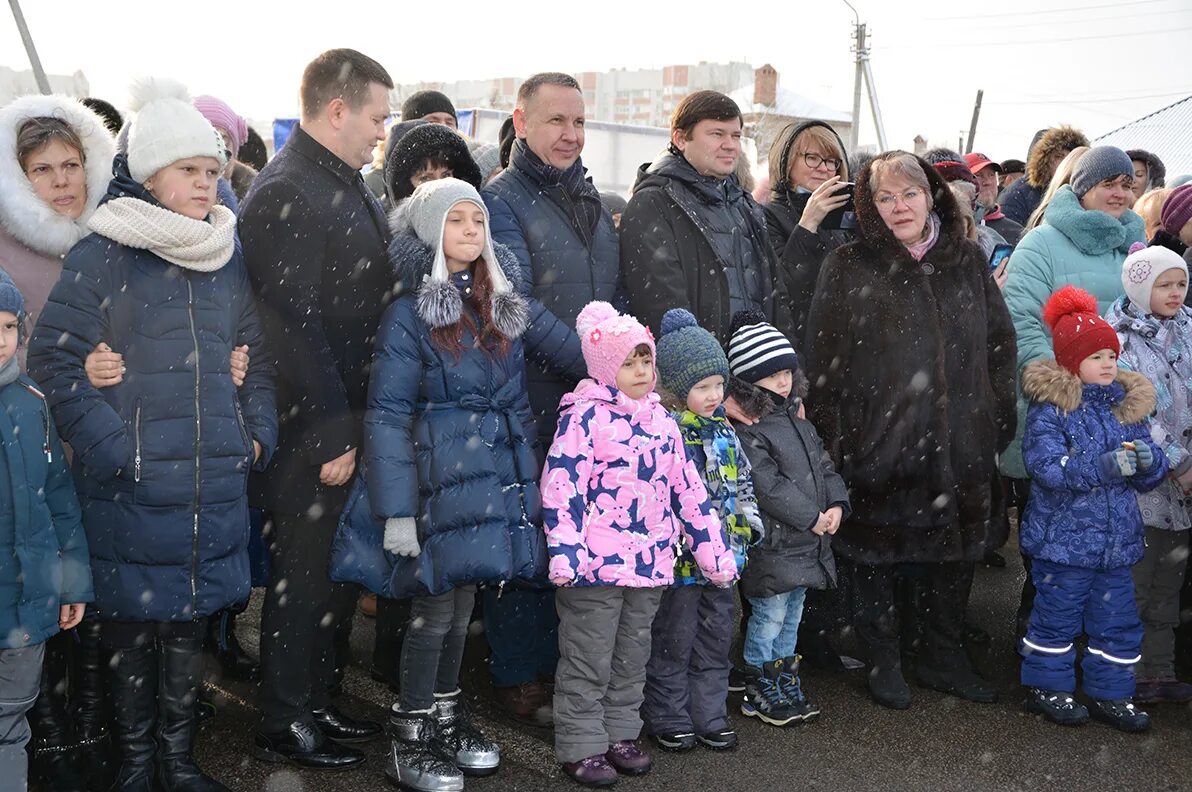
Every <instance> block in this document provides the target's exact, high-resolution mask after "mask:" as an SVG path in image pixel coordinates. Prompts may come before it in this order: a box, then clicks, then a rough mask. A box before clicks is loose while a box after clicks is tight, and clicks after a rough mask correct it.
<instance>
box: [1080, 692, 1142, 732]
mask: <svg viewBox="0 0 1192 792" xmlns="http://www.w3.org/2000/svg"><path fill="white" fill-rule="evenodd" d="M1089 714H1090V715H1092V716H1093V717H1094V718H1096V719H1097V720H1099V721H1103V722H1105V723H1108V724H1109V725H1110V726H1112V727H1113V728H1115V729H1117V730H1118V731H1124V732H1144V731H1146V730H1147V729H1149V728H1151V716H1150V715H1147V714H1146V713H1145V712H1143V711H1142V710H1140V709H1138V708H1136V707H1135V706H1134V702H1133V701H1131V700H1130V699H1117V700H1115V701H1109V700H1101V701H1093V705H1092V706H1091V707H1089Z"/></svg>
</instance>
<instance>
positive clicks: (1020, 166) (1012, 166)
mask: <svg viewBox="0 0 1192 792" xmlns="http://www.w3.org/2000/svg"><path fill="white" fill-rule="evenodd" d="M1001 168H1002V173H1026V163H1025V162H1023V161H1022V160H1020V159H1008V160H1006V161H1005V162H1003V163H1002V164H1001Z"/></svg>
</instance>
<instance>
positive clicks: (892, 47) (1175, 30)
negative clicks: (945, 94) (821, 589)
mask: <svg viewBox="0 0 1192 792" xmlns="http://www.w3.org/2000/svg"><path fill="white" fill-rule="evenodd" d="M1188 30H1192V26H1188V27H1178V28H1167V29H1166V30H1136V31H1133V32H1118V33H1105V34H1104V35H1099V36H1069V37H1068V38H1050V39H1023V40H1021V41H965V42H958V43H955V44H937V43H934V42H933V43H932V45H931V46H932V48H934V49H950V48H954V47H1004V46H1012V45H1018V44H1057V43H1059V42H1062V41H1095V40H1097V39H1120V38H1129V37H1131V36H1157V35H1160V34H1163V33H1183V32H1184V31H1188ZM922 46H923V45H922V44H890V45H880V44H879V45H877V46H874V47H871V49H875V50H877V49H880V50H898V49H912V48H913V49H921V48H922Z"/></svg>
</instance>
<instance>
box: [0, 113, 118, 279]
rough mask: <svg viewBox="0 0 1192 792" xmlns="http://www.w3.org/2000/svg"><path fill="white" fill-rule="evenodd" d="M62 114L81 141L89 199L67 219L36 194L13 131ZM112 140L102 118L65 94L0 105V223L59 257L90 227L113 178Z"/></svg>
mask: <svg viewBox="0 0 1192 792" xmlns="http://www.w3.org/2000/svg"><path fill="white" fill-rule="evenodd" d="M45 116H48V117H52V118H60V119H62V120H63V121H65V122H66V123H67V124H68V125H69V126H70V128H71V129H73V130H74V131H75V134H77V135H78V136H79V139H80V140H81V141H82V143H83V157H84V160H85V161H84V164H83V169H84V171H85V174H86V179H87V201H86V206H85V207H84V209H83V213H82V214H81V215H80V216H79V217H78V219H77V220H71V219H70V218H68V217H65V216H64V215H60V214H58V213H57V212H55V211H54V209H53V207H51V206H50V205H49V204H47V203H46V202H45V201H43V200H42V199H41V198H39V197H37V193H35V192H34V191H33V185H32V184H31V183H30V181H29V179H28V178H27V177H26V176H25V172H24V171H23V170H22V169H21V163H20V162H18V161H17V132H18V130H19V129H20V128H21V126H22V125H23V124H24V123H25V122H26V121H28V120H29V119H31V118H41V117H45ZM115 154H116V144H115V142H114V141H113V140H112V135H111V133H109V132H108V130H107V128H106V127H105V126H104V124H103V119H101V118H100V117H99V116H98V115H96V114H95V113H94V112H92V111H91V110H90V109H88V108H87V107H86V106H85V105H84V104H83V103H82V102H79V101H78V100H76V99H72V98H70V97H68V96H40V95H38V96H22V97H20V98H19V99H14V100H13V101H11V102H9V103H8V104H7V105H5V106H4V107H3V108H0V227H3V228H4V230H5V231H7V232H8V233H9V234H11V235H12V236H13V237H14V238H15V239H17V241H19V242H20V243H21V244H23V245H25V246H26V247H28V248H30V249H31V250H34V251H36V252H38V253H41V254H43V255H46V256H63V255H65V254H66V253H67V251H69V250H70V249H71V248H72V247H74V245H75V243H76V242H78V241H79V240H80V239H82V238H83V237H85V236H87V234H89V233H91V230H90V229H89V228H88V227H87V221H88V220H89V219H90V218H91V214H92V213H93V212H94V211H95V207H97V206H99V202H100V200H101V199H102V198H103V197H104V195H105V193H106V192H107V187H108V182H109V181H110V180H111V178H112V158H113V157H114V156H115Z"/></svg>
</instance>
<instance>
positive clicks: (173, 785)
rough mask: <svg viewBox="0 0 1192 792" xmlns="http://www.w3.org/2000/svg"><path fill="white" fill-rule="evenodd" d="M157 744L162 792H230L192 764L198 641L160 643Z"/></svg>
mask: <svg viewBox="0 0 1192 792" xmlns="http://www.w3.org/2000/svg"><path fill="white" fill-rule="evenodd" d="M160 646H161V649H160V652H161V679H160V682H159V684H158V697H159V699H160V702H161V715H162V722H161V730H160V732H159V734H158V738H159V740H160V743H161V751H160V754H161V755H160V757H159V760H158V778H159V780H160V781H161V789H162V790H163V792H230V790H229V789H228V788H227V787H225V786H224V785H223V784H221V783H219V782H218V781H216V780H215V779H213V778H211V777H210V776H208V775H207V774H206V773H204V772H203V771H202V770H200V769H199V767H198V765H196V764H195V760H194V757H193V756H192V755H191V749H192V748H193V747H194V741H195V731H196V729H197V728H198V715H197V713H196V711H195V698H196V696H197V695H198V687H199V674H200V673H201V672H202V668H203V654H202V652H203V644H202V641H201V640H200V639H199V638H166V639H163V640H162V641H161V643H160Z"/></svg>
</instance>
